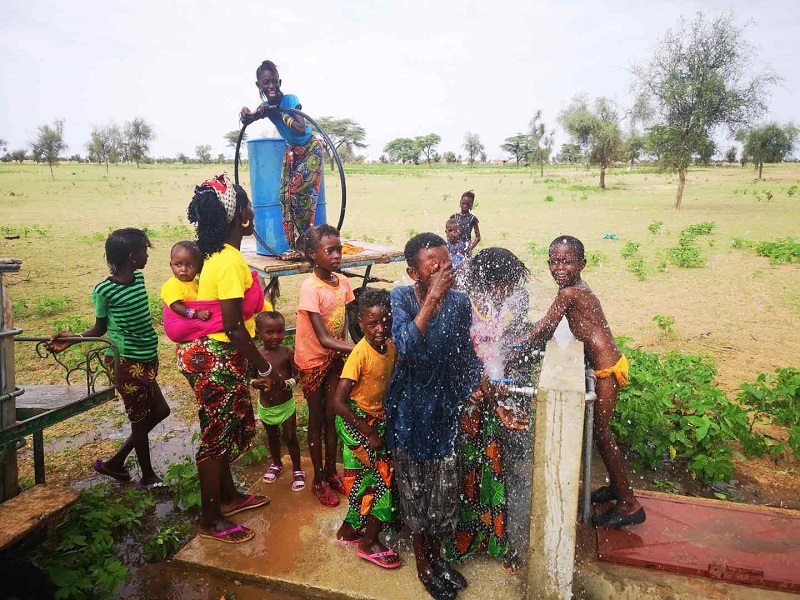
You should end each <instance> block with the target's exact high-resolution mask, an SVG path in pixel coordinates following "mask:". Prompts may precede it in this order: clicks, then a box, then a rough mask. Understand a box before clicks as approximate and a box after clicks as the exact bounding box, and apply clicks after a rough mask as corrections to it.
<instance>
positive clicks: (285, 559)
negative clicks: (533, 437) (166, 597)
mask: <svg viewBox="0 0 800 600" xmlns="http://www.w3.org/2000/svg"><path fill="white" fill-rule="evenodd" d="M284 460H285V459H284ZM284 464H285V465H288V464H290V463H288V462H287V461H286V460H285V462H284ZM303 469H304V470H305V472H306V473H307V474H310V473H312V472H313V471H312V468H311V464H310V461H309V460H307V459H304V460H303ZM290 486H291V477H290V473H289V470H288V469H287V470H286V471H284V474H283V475H282V476H281V478H280V479H278V481H277V482H276V483H274V484H271V485H267V484H265V483H263V482H259V483H257V484H255V485H254V486H253V487H252V488H251V490H252V491H253V492H255V493H266V494H267V495H269V496H270V497H271V498H272V502H271V503H270V505H269V506H267V507H265V508H263V509H255V510H252V511H247V512H244V513H240V514H239V515H236V516H234V517H233V519H232V520H234V521H235V522H237V523H243V524H245V525H247V526H249V527H252V528H253V529H254V530H255V531H256V534H257V537H256V539H255V540H253V541H251V542H248V543H246V544H241V545H233V544H223V543H220V542H215V541H213V540H205V539H200V538H197V537H195V539H193V540H192V541H191V542H189V543H188V544H187V545H186V546H185V547H184V548H183V549H182V550H181V551H180V552H179V553H178V554H177V555H176V557H175V559H174V560H175V561H177V562H179V563H181V565H182V566H186V567H190V568H196V569H200V570H209V571H212V572H217V573H220V574H223V575H226V576H227V577H230V578H234V579H238V580H242V581H249V582H254V583H261V584H263V585H265V586H267V587H271V588H277V589H284V590H287V591H290V592H294V593H298V594H301V595H303V596H305V597H317V598H354V599H358V600H373V599H376V600H377V599H400V598H403V599H406V598H414V599H417V598H427V597H429V596H428V595H427V594H426V592H425V590H424V588H423V587H422V585H421V584H420V583H419V581H418V580H417V577H416V569H415V567H414V556H413V553H412V551H411V547H410V543H409V540H408V539H407V538H401V539H400V540H396V541H395V540H393V541H391V545H392V546H393V547H394V548H395V549H396V550H397V551H398V552H399V553H400V556H401V558H402V561H403V565H402V566H401V567H400V568H398V569H395V570H391V571H390V570H385V569H381V568H379V567H376V566H373V565H371V564H368V563H366V562H365V561H363V560H361V559H359V558H358V557H357V556H356V554H355V549H354V548H353V547H346V546H340V545H339V544H337V543H336V541H335V537H334V534H335V532H336V529H337V528H338V527H339V525H340V524H341V521H342V519H343V518H344V514H345V512H346V504H345V502H342V504H340V505H339V507H337V508H336V509H330V508H325V507H323V506H321V505H320V504H319V503H318V502H317V501H316V499H315V498H314V497H313V496H312V495H311V493H310V491H308V488H306V489H305V490H303V491H302V492H292V491H291V489H290ZM460 569H461V571H462V572H463V573H464V575H465V576H466V577H467V579H468V580H469V582H470V587H469V588H468V589H467V590H465V591H464V592H463V593H461V594H459V596H458V597H459V599H463V600H469V599H476V600H477V599H481V600H485V599H493V600H494V599H497V600H505V599H512V598H513V599H518V598H523V597H524V592H525V590H524V583H523V582H524V577H522V576H521V575H515V576H510V577H509V576H507V575H505V574H504V573H503V571H502V569H501V567H500V563H499V561H496V560H493V559H490V558H486V557H480V558H476V559H472V560H469V561H467V563H466V564H465V565H463V566H462V567H461V568H460ZM573 588H574V598H576V599H586V600H589V599H591V600H612V599H613V600H634V599H636V600H640V599H652V600H662V599H664V598H669V599H670V600H697V599H700V598H713V599H715V600H797V599H798V597H799V596H798V595H795V594H791V593H786V592H780V591H774V590H765V589H762V588H754V587H746V586H742V585H735V584H730V583H725V582H721V581H712V580H709V579H705V578H701V577H687V576H682V575H676V574H673V573H663V572H657V571H652V570H648V569H642V568H637V567H629V566H624V565H616V564H610V563H601V562H599V561H598V559H597V542H596V535H595V529H594V528H593V527H587V526H583V525H579V526H578V543H577V549H576V569H575V580H574V586H573Z"/></svg>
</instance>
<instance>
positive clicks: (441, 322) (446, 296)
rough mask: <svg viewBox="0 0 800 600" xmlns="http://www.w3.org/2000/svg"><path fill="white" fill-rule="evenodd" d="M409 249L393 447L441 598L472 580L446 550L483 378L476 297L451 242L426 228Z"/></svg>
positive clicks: (417, 541) (392, 402)
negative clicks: (462, 440) (467, 425)
mask: <svg viewBox="0 0 800 600" xmlns="http://www.w3.org/2000/svg"><path fill="white" fill-rule="evenodd" d="M404 254H405V258H406V262H407V263H408V268H407V269H406V271H407V273H408V276H409V277H410V278H411V279H412V280H413V281H414V282H415V284H414V285H409V286H401V287H397V288H395V289H393V290H392V292H391V300H392V318H393V320H394V322H393V325H392V339H393V340H394V343H395V344H396V346H397V354H398V358H397V364H396V365H395V369H394V374H393V376H392V381H391V383H390V384H389V388H388V390H387V392H386V397H385V399H384V407H385V409H386V447H387V448H389V449H390V450H391V451H392V455H393V457H394V461H395V481H396V482H397V490H398V494H399V500H400V507H401V509H402V511H403V519H404V520H405V522H406V523H407V524H408V526H409V528H410V529H411V536H412V543H413V547H414V556H415V558H416V566H417V576H418V577H419V579H420V581H421V582H422V584H423V585H424V586H425V589H426V590H427V591H428V593H430V594H431V596H433V597H434V598H452V597H453V596H454V595H455V593H456V592H457V591H458V590H459V589H462V588H464V587H466V585H467V582H466V580H465V579H464V577H463V576H462V575H461V574H460V573H458V572H457V571H455V570H454V569H453V568H452V567H451V566H450V565H449V563H447V562H446V561H445V560H443V558H442V555H441V550H442V544H443V543H446V542H447V541H448V540H449V539H450V538H451V537H452V536H453V533H454V531H455V526H456V522H457V520H458V500H459V472H458V459H457V457H456V453H455V438H456V431H457V429H458V420H459V415H460V412H461V408H462V405H463V403H464V402H465V401H466V399H467V397H468V396H469V395H470V393H471V392H473V390H475V389H476V388H477V387H478V385H479V384H480V383H481V364H480V360H479V359H478V357H477V356H476V355H475V351H474V349H473V347H472V341H471V340H470V336H469V329H470V323H471V320H472V317H471V313H470V306H469V299H468V298H467V296H466V295H465V294H463V293H462V292H458V291H454V290H451V289H450V288H451V286H452V285H453V281H454V274H453V265H452V263H451V262H450V256H449V254H448V252H447V247H446V244H445V241H444V240H443V239H442V238H441V237H439V236H438V235H436V234H434V233H421V234H419V235H416V236H414V237H413V238H411V239H410V240H409V241H408V242H407V243H406V247H405V250H404Z"/></svg>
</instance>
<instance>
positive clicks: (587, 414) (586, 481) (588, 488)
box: [580, 369, 597, 523]
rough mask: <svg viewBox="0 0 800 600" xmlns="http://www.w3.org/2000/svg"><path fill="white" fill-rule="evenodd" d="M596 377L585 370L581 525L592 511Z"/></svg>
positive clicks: (592, 371) (592, 370)
mask: <svg viewBox="0 0 800 600" xmlns="http://www.w3.org/2000/svg"><path fill="white" fill-rule="evenodd" d="M596 378H597V376H596V375H595V373H594V369H586V408H585V409H584V413H583V476H582V479H583V484H582V486H581V495H582V499H581V515H580V517H581V518H580V520H581V523H588V522H589V513H590V511H591V509H592V441H593V439H592V438H593V426H594V403H595V400H597V394H596V393H595V391H594V384H595V380H596Z"/></svg>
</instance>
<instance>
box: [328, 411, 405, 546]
mask: <svg viewBox="0 0 800 600" xmlns="http://www.w3.org/2000/svg"><path fill="white" fill-rule="evenodd" d="M349 405H350V409H351V410H352V411H353V413H354V414H355V415H356V416H357V417H359V418H360V419H364V420H365V421H366V422H367V423H368V424H369V425H371V426H373V427H375V428H376V429H377V430H378V433H379V434H380V436H381V438H382V437H383V435H384V434H385V433H386V421H384V420H383V419H378V418H377V417H373V416H371V415H369V414H367V413H365V412H364V411H363V410H361V409H360V408H358V405H356V403H355V402H353V401H352V400H350V402H349ZM336 432H337V433H338V434H339V437H340V438H341V439H342V442H344V449H343V450H342V459H343V461H342V462H343V465H344V488H345V490H346V491H347V500H348V502H349V504H350V508H349V509H348V511H347V516H346V517H345V518H344V520H345V521H346V522H348V523H350V525H352V526H353V528H354V529H360V528H362V527H364V526H365V525H366V524H367V517H368V516H369V515H372V516H374V517H375V518H376V519H378V520H379V521H380V522H381V523H383V524H384V528H385V529H388V528H391V529H394V530H397V529H398V527H397V521H398V519H399V517H400V510H399V508H398V506H397V498H396V494H394V493H393V490H392V484H393V481H394V460H392V456H391V454H389V451H388V450H386V448H385V447H384V448H381V449H380V450H377V451H376V450H373V449H372V448H370V446H369V443H368V442H367V438H365V437H364V436H363V435H361V433H359V431H358V430H357V429H356V428H355V427H353V426H352V425H348V424H347V423H345V422H344V419H342V417H340V416H338V415H337V416H336Z"/></svg>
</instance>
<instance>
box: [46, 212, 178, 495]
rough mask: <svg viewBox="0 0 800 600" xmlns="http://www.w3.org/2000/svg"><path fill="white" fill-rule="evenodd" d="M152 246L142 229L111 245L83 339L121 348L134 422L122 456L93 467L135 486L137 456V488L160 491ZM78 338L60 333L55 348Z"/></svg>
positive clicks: (160, 408)
mask: <svg viewBox="0 0 800 600" xmlns="http://www.w3.org/2000/svg"><path fill="white" fill-rule="evenodd" d="M151 247H152V244H151V243H150V240H149V239H148V237H147V234H146V233H145V232H144V231H142V230H141V229H134V228H133V227H128V228H125V229H117V230H116V231H114V232H112V233H111V234H110V235H109V236H108V239H106V261H107V262H108V267H109V270H110V271H111V277H108V278H107V279H105V280H104V281H101V282H100V283H98V284H97V285H96V286H95V288H94V291H93V292H92V302H93V303H94V316H95V323H94V325H93V326H92V327H90V328H89V329H87V330H86V331H84V332H83V333H80V334H78V335H79V337H97V336H101V335H104V334H105V333H106V332H107V333H108V337H109V338H110V339H111V341H112V342H114V343H115V344H116V345H117V348H119V356H120V358H119V379H118V381H117V382H116V383H117V390H118V391H119V394H120V396H121V397H122V402H123V404H124V405H125V412H126V414H127V415H128V419H129V420H130V422H131V435H130V436H129V437H128V439H126V440H125V443H124V444H123V445H122V447H121V448H120V449H119V451H117V453H116V454H115V455H114V456H112V457H111V458H109V459H108V460H106V461H103V460H101V459H97V460H95V461H94V462H93V463H92V466H93V467H94V469H95V471H97V472H98V473H100V474H101V475H106V476H108V477H111V478H113V479H116V480H117V481H122V482H127V481H130V479H131V476H130V473H128V471H127V470H126V469H125V459H126V458H127V457H128V454H130V452H131V450H135V451H136V459H137V460H138V462H139V468H140V469H141V471H142V477H141V480H140V481H139V483H138V484H137V487H141V488H148V489H153V488H158V487H163V486H164V484H163V483H162V482H161V479H160V478H159V477H158V476H157V475H156V474H155V472H154V471H153V467H152V465H151V463H150V441H149V439H148V434H149V433H150V431H151V430H152V429H153V427H155V426H156V425H158V424H159V423H160V422H161V421H163V420H164V419H166V418H167V417H168V416H169V407H168V406H167V402H166V400H164V395H163V394H162V393H161V388H159V387H158V383H156V376H157V375H158V336H157V335H156V332H155V329H153V321H152V317H151V316H150V310H149V308H148V301H147V290H146V289H145V287H144V275H142V271H141V269H144V267H145V265H146V264H147V249H148V248H151ZM64 337H75V334H73V333H68V332H63V331H62V332H59V333H57V334H55V335H54V336H53V338H52V339H51V340H50V348H51V349H52V350H53V351H54V352H60V351H62V350H64V349H66V348H68V347H69V346H70V345H71V343H70V342H66V341H63V340H61V339H60V338H64ZM104 360H105V362H106V364H107V365H109V366H110V365H112V364H113V362H114V359H113V353H111V351H107V353H106V356H105V359H104Z"/></svg>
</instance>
